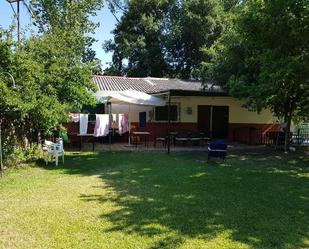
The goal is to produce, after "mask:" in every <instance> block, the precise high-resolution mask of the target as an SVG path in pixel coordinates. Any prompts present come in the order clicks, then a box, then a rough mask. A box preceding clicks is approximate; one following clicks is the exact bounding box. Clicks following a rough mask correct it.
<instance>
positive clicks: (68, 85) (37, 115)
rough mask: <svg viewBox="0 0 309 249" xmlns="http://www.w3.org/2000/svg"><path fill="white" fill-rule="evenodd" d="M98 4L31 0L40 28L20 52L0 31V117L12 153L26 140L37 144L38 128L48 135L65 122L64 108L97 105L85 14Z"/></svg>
mask: <svg viewBox="0 0 309 249" xmlns="http://www.w3.org/2000/svg"><path fill="white" fill-rule="evenodd" d="M100 6H101V0H97V1H86V0H85V1H48V0H42V1H33V2H32V9H33V10H34V11H36V15H37V19H36V21H37V22H42V23H41V25H40V27H41V30H40V33H39V34H38V35H36V36H34V35H32V36H31V37H30V38H28V39H24V40H23V41H22V43H21V44H20V46H19V49H18V51H17V50H16V44H15V43H14V42H13V41H12V39H10V38H9V37H10V35H6V34H10V32H5V31H3V30H2V31H0V52H1V53H0V56H1V61H0V104H1V106H0V109H1V110H0V119H1V121H2V122H3V129H4V130H3V133H4V135H5V138H7V139H5V141H4V142H5V144H6V146H5V148H11V152H12V151H13V149H14V146H15V145H22V142H23V140H24V139H25V138H27V139H26V140H27V141H29V142H30V143H31V142H36V141H37V134H38V132H39V131H42V132H43V133H49V132H50V131H52V130H53V129H54V128H56V127H57V126H58V125H59V123H61V122H65V121H66V120H67V112H68V111H79V110H81V108H82V106H83V105H84V104H94V103H95V100H94V98H93V96H92V95H91V94H90V92H89V90H95V85H94V84H93V82H92V71H93V69H94V65H95V64H94V63H93V62H94V55H93V53H91V51H90V50H89V44H91V42H93V40H92V39H91V38H90V37H89V32H91V31H93V29H94V28H95V25H94V24H93V23H92V22H91V21H90V19H89V17H90V15H93V14H95V13H94V11H95V10H97V9H98V8H99V7H100ZM75 11H76V12H75ZM8 73H10V74H12V75H13V77H14V79H15V82H16V89H12V87H11V79H10V77H9V76H8V75H9V74H8ZM14 141H15V142H14ZM9 145H11V146H9ZM7 153H8V151H7Z"/></svg>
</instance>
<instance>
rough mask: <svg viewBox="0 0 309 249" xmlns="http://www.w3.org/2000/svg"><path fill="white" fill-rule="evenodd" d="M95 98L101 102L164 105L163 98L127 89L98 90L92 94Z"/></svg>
mask: <svg viewBox="0 0 309 249" xmlns="http://www.w3.org/2000/svg"><path fill="white" fill-rule="evenodd" d="M94 96H95V98H96V99H97V100H98V101H100V102H102V103H106V102H110V103H112V104H134V105H145V106H165V105H166V101H165V100H164V99H161V98H158V97H154V96H152V95H149V94H147V93H144V92H138V91H134V90H127V91H122V92H118V91H98V92H96V93H95V94H94Z"/></svg>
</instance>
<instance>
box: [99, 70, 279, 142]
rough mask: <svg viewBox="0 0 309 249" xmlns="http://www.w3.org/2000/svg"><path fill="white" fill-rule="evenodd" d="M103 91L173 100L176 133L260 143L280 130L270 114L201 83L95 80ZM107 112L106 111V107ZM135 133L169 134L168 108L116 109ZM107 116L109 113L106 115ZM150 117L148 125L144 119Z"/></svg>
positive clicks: (105, 78) (214, 87)
mask: <svg viewBox="0 0 309 249" xmlns="http://www.w3.org/2000/svg"><path fill="white" fill-rule="evenodd" d="M93 81H94V83H95V84H96V85H97V88H98V90H99V91H125V90H136V91H140V92H145V93H148V94H151V95H155V96H158V97H161V98H165V99H167V98H168V97H169V96H170V103H171V106H170V117H171V123H172V124H171V127H172V130H173V131H176V132H186V131H190V132H204V133H206V134H209V135H211V136H212V137H215V138H223V139H227V140H229V141H239V142H245V143H250V144H252V143H257V142H258V141H257V140H258V139H259V136H260V135H261V134H263V133H265V132H268V131H275V130H277V129H278V123H277V120H276V118H275V117H274V116H273V115H272V113H271V112H270V111H269V110H263V111H262V112H260V113H256V112H253V111H249V110H248V109H246V108H245V107H243V104H244V103H243V102H241V101H240V100H237V99H235V98H233V97H231V96H229V95H228V94H227V93H226V92H225V91H224V90H223V89H221V88H220V87H218V86H214V85H212V84H209V83H208V84H202V83H201V82H200V81H193V80H179V79H166V78H128V77H118V76H93ZM102 108H103V107H102ZM129 111H130V119H131V127H132V130H141V131H149V132H150V133H151V134H152V135H153V136H160V135H164V134H166V130H167V119H168V107H167V106H165V107H162V106H159V107H147V106H130V110H129V106H128V105H120V104H119V105H113V106H112V112H113V113H129ZM102 112H106V113H107V111H106V110H105V111H103V110H102ZM145 116H146V124H145V123H141V122H140V121H141V120H140V117H145Z"/></svg>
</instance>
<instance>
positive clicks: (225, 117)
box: [212, 106, 229, 138]
mask: <svg viewBox="0 0 309 249" xmlns="http://www.w3.org/2000/svg"><path fill="white" fill-rule="evenodd" d="M212 108H213V109H212V131H213V133H212V135H213V137H214V138H227V137H228V127H229V107H228V106H213V107H212Z"/></svg>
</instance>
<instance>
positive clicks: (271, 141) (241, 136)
mask: <svg viewBox="0 0 309 249" xmlns="http://www.w3.org/2000/svg"><path fill="white" fill-rule="evenodd" d="M290 139H291V144H294V145H298V146H306V145H307V146H309V126H308V129H307V128H306V127H305V128H298V127H297V128H296V129H295V130H294V132H293V133H292V132H291V134H290ZM284 140H285V133H284V132H281V131H269V132H264V131H263V130H262V129H256V128H254V127H241V128H236V129H234V131H233V141H235V142H239V143H244V144H250V145H283V144H284Z"/></svg>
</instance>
